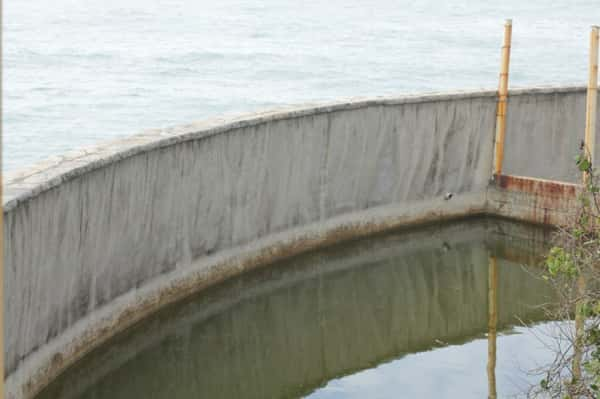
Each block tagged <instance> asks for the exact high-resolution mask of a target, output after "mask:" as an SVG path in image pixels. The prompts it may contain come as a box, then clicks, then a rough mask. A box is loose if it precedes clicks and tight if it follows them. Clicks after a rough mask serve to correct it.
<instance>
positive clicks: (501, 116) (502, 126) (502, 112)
mask: <svg viewBox="0 0 600 399" xmlns="http://www.w3.org/2000/svg"><path fill="white" fill-rule="evenodd" d="M511 41H512V20H511V19H507V20H506V22H505V23H504V43H503V44H502V60H501V62H500V82H499V83H498V107H497V110H496V148H495V156H494V174H495V175H500V174H502V161H503V160H504V135H505V132H506V104H507V99H508V69H509V64H510V45H511Z"/></svg>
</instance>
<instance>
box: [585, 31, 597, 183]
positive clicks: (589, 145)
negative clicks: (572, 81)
mask: <svg viewBox="0 0 600 399" xmlns="http://www.w3.org/2000/svg"><path fill="white" fill-rule="evenodd" d="M599 31H600V28H598V26H592V30H591V32H590V62H589V79H588V89H587V104H586V109H585V140H584V145H585V156H586V157H588V159H589V161H590V163H591V164H592V167H594V166H595V163H594V147H595V141H596V109H597V104H598V35H599ZM588 179H589V176H588V173H587V172H585V173H584V176H583V182H584V184H586V183H587V181H588Z"/></svg>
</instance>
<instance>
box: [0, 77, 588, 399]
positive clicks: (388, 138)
mask: <svg viewBox="0 0 600 399" xmlns="http://www.w3.org/2000/svg"><path fill="white" fill-rule="evenodd" d="M584 97H585V93H584V91H583V90H582V89H579V88H559V89H531V90H520V91H516V92H513V93H512V95H511V98H510V102H509V104H510V105H509V123H508V132H507V135H508V136H507V140H506V141H507V148H506V150H505V153H506V154H507V155H506V165H507V168H506V169H507V171H509V172H511V173H516V174H520V175H530V176H536V177H545V178H547V177H557V176H558V177H561V178H562V177H565V176H566V175H565V172H564V171H565V170H569V167H570V165H571V163H572V155H573V154H574V153H576V152H577V143H578V141H579V138H578V137H577V134H575V133H573V134H572V135H570V136H562V135H561V134H562V132H564V131H566V132H579V131H582V128H581V126H583V121H582V120H579V117H578V115H583V112H584V103H585V100H584ZM495 104H496V99H495V93H494V92H473V93H456V94H445V95H429V96H414V97H401V98H382V99H374V100H357V101H350V102H346V103H336V104H331V105H325V106H318V107H305V108H299V109H289V110H282V111H278V112H273V113H265V114H254V115H251V116H248V117H245V118H239V119H234V120H222V119H214V120H210V121H207V122H204V123H198V124H192V125H187V126H182V127H178V128H173V129H166V130H155V131H148V132H145V133H143V134H140V135H137V136H133V137H130V138H127V139H124V140H119V141H116V142H112V143H108V144H104V145H100V146H97V147H94V148H90V149H87V150H82V151H79V152H74V153H70V154H66V155H64V156H62V157H57V158H55V159H51V160H49V161H48V162H46V163H44V164H41V165H38V166H36V167H34V168H32V169H31V170H28V171H24V172H21V173H15V174H12V175H9V176H8V177H7V178H5V180H6V184H5V187H4V190H5V203H4V207H5V208H4V213H5V215H4V216H5V226H4V237H5V242H4V245H5V265H6V267H5V302H4V306H5V308H4V310H5V315H6V316H5V320H6V324H5V329H6V331H5V337H6V354H5V359H6V366H7V375H8V381H7V385H8V393H9V397H11V396H13V397H15V398H17V397H29V396H30V395H31V394H32V393H34V392H36V391H37V390H38V389H39V388H40V387H42V386H44V385H45V384H47V382H48V381H49V380H50V379H52V378H53V377H54V376H55V375H56V373H57V372H59V371H60V370H62V369H64V367H66V366H68V365H69V364H71V363H72V362H73V361H75V360H76V359H78V358H79V357H81V356H82V355H83V354H84V353H86V352H87V351H88V350H89V349H90V348H91V347H92V346H93V345H94V344H97V343H99V342H102V341H103V340H105V339H107V338H108V337H110V336H112V335H113V334H114V333H116V332H117V331H120V330H122V329H123V328H125V327H127V326H129V325H131V324H132V323H134V322H135V321H137V320H139V319H140V318H142V317H143V316H145V315H147V314H148V313H150V312H152V311H155V310H156V309H157V308H159V307H161V306H163V305H165V304H167V303H170V302H172V301H175V300H177V299H179V298H182V297H184V296H186V295H189V293H191V292H193V291H195V290H198V289H200V288H202V287H204V286H207V285H210V284H214V283H216V282H218V281H221V280H223V279H225V278H227V277H229V276H232V275H235V274H239V273H241V272H242V271H243V270H246V269H249V268H253V267H257V266H259V265H262V264H265V263H266V262H269V261H273V260H276V259H279V258H282V257H285V256H291V255H293V254H295V253H299V252H302V251H306V250H308V249H311V248H314V247H318V246H321V245H325V244H328V243H331V242H335V241H339V240H342V239H345V238H350V237H354V236H357V235H363V234H368V233H371V232H374V231H381V230H385V229H387V228H390V227H395V226H399V225H403V224H407V223H419V222H422V221H426V220H431V219H432V218H443V217H446V218H448V217H457V216H463V215H468V214H472V213H483V212H485V211H486V188H487V185H488V180H489V178H490V172H491V167H492V166H491V165H492V151H493V133H494V123H495ZM557 111H560V113H562V114H563V115H565V116H564V118H555V117H554V115H556V113H557ZM533 121H536V122H540V123H543V124H544V125H543V128H539V129H538V128H537V127H535V128H534V127H532V126H533V125H532V123H533ZM536 126H537V125H536ZM571 136H572V137H571ZM579 136H582V133H581V134H579ZM565 137H567V138H565ZM549 138H550V140H548V139H549ZM561 140H562V141H561ZM525 144H526V145H525ZM529 146H531V147H532V149H531V150H529ZM546 150H548V152H546ZM547 156H548V157H551V159H552V163H548V164H546V163H545V162H543V161H542V160H543V157H547ZM567 177H568V176H567ZM446 192H453V193H455V196H454V197H453V199H452V200H451V201H444V200H443V199H442V197H443V195H444V194H445V193H446Z"/></svg>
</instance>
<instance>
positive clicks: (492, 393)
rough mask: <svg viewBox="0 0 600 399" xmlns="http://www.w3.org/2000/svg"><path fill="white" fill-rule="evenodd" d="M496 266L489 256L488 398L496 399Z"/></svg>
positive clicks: (492, 257) (493, 258)
mask: <svg viewBox="0 0 600 399" xmlns="http://www.w3.org/2000/svg"><path fill="white" fill-rule="evenodd" d="M497 287H498V268H497V265H496V258H495V257H494V256H490V257H489V264H488V337H487V338H488V363H487V376H488V398H490V399H496V335H497V331H496V330H497V324H498V302H497V294H496V291H497Z"/></svg>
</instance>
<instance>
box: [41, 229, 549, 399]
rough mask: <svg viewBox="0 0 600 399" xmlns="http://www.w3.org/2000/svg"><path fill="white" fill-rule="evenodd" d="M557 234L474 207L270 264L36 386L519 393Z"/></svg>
mask: <svg viewBox="0 0 600 399" xmlns="http://www.w3.org/2000/svg"><path fill="white" fill-rule="evenodd" d="M549 237H550V233H549V232H548V231H545V230H542V229H540V228H535V227H532V226H527V225H521V224H515V223H509V222H506V221H502V220H496V219H476V220H475V219H474V220H468V221H463V222H459V223H452V224H447V225H440V226H430V227H426V228H422V229H419V230H414V231H410V232H396V233H393V234H388V235H384V236H379V237H373V238H370V239H366V240H360V241H355V242H351V243H346V244H344V245H339V246H336V247H332V248H328V249H324V250H321V251H317V252H314V253H310V254H307V255H304V256H300V257H297V258H294V259H292V260H288V261H286V262H281V263H278V264H275V265H271V266H269V267H266V268H263V269H262V270H259V271H256V272H253V273H251V274H249V275H246V276H243V277H240V278H236V279H233V280H231V281H229V282H227V283H225V284H223V285H221V286H219V287H215V288H213V289H211V290H208V291H205V292H203V293H201V294H200V295H198V296H197V297H196V298H192V299H191V300H189V301H187V302H185V303H182V304H179V305H177V306H174V307H172V308H170V309H167V310H165V311H164V312H162V313H160V314H158V315H156V316H155V317H153V318H151V319H150V320H148V321H146V322H144V323H143V324H141V325H139V326H138V327H136V328H134V329H131V330H130V331H128V332H127V333H125V334H123V335H121V336H119V337H117V338H116V339H114V340H113V341H112V342H110V343H109V344H107V345H105V346H104V347H102V348H100V349H99V350H96V351H95V352H93V353H92V354H91V355H90V356H88V357H87V358H86V359H84V360H83V361H81V362H80V363H79V364H77V365H76V366H75V367H72V368H71V369H70V370H69V371H67V372H66V373H65V374H64V375H63V376H62V377H60V378H59V379H58V380H57V381H55V382H54V383H53V384H52V385H51V386H50V387H48V389H46V391H45V392H43V393H42V394H41V395H39V399H42V398H43V399H48V398H66V399H69V398H73V399H75V398H77V399H109V398H110V399H120V398H123V399H125V398H128V399H131V398H156V399H162V398H169V399H174V398H181V399H191V398H211V399H213V398H214V399H220V398H223V399H225V398H228V399H233V398H257V399H258V398H260V399H264V398H299V397H306V396H308V397H310V398H313V399H314V398H361V397H362V398H399V397H407V398H408V397H410V398H414V397H431V398H434V397H435V398H439V397H449V398H451V397H461V398H465V397H473V398H484V397H487V395H488V394H489V390H490V389H492V388H490V387H491V385H490V383H491V381H492V380H491V379H490V377H493V379H494V381H495V383H496V386H497V388H496V389H497V392H498V396H499V397H504V396H507V395H515V394H519V393H522V392H524V390H525V389H526V388H527V384H529V383H535V377H533V376H530V375H528V373H527V372H526V371H527V368H528V367H529V366H531V368H532V367H534V366H535V365H538V364H539V363H541V362H543V361H545V360H549V354H548V353H547V352H546V351H544V350H542V349H540V345H536V342H537V341H536V339H535V336H534V335H535V334H533V332H535V329H531V328H526V327H519V325H520V322H519V319H521V320H524V321H531V322H541V321H543V320H544V312H543V311H542V310H541V309H540V307H539V306H537V305H539V304H542V303H545V302H547V301H548V300H549V299H550V298H551V291H550V289H549V287H547V286H546V285H545V283H544V282H543V280H542V279H541V278H539V275H540V273H541V269H540V268H538V267H536V263H539V255H540V254H541V253H543V250H544V245H545V243H547V242H548V240H549ZM490 257H494V258H496V259H497V262H496V266H495V268H493V266H491V265H490ZM490 273H492V274H493V273H496V275H497V278H496V280H494V279H493V278H492V279H490ZM490 292H492V294H493V296H492V298H494V297H495V298H496V301H497V303H496V305H497V328H498V331H499V332H500V334H498V337H497V339H496V344H497V366H496V369H495V370H494V373H492V375H490V373H488V372H486V365H487V361H488V344H489V343H490V340H489V339H488V338H487V335H486V333H487V331H488V321H489V305H490V303H489V299H488V298H490V295H489V294H490ZM550 324H551V323H550ZM545 325H547V324H538V326H537V327H535V328H542V327H543V326H545ZM515 326H517V327H515ZM538 344H539V342H538Z"/></svg>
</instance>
